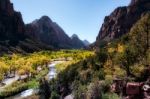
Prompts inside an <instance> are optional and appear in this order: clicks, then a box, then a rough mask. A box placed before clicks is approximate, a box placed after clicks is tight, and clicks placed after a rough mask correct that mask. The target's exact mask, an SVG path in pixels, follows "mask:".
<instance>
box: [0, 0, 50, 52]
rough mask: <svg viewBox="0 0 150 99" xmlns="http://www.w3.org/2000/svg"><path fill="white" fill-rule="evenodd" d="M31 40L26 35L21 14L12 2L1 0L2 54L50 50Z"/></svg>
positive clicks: (0, 31) (0, 40) (0, 50)
mask: <svg viewBox="0 0 150 99" xmlns="http://www.w3.org/2000/svg"><path fill="white" fill-rule="evenodd" d="M44 46H45V45H44V44H42V43H39V42H36V41H35V40H31V39H30V38H29V37H28V36H27V35H26V34H25V25H24V22H23V20H22V15H21V13H20V12H16V11H15V10H14V8H13V4H12V3H11V2H10V0H0V53H12V52H33V51H37V50H40V49H44V48H48V47H47V46H45V47H44Z"/></svg>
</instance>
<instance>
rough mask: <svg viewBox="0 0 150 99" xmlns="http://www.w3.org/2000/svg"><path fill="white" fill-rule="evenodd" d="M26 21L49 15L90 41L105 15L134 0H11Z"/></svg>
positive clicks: (67, 28)
mask: <svg viewBox="0 0 150 99" xmlns="http://www.w3.org/2000/svg"><path fill="white" fill-rule="evenodd" d="M11 2H12V3H13V4H14V8H15V10H17V11H20V12H21V13H22V16H23V20H24V22H25V23H30V22H32V21H33V20H35V19H39V18H40V17H41V16H43V15H47V16H49V17H50V18H51V19H52V20H53V21H55V22H57V23H58V24H59V25H60V26H61V27H62V28H63V29H64V31H65V32H66V33H67V34H68V35H69V36H71V35H72V34H77V35H78V36H79V37H80V38H81V39H82V40H84V39H87V40H89V41H90V42H94V41H95V40H96V36H97V35H98V32H99V30H100V27H101V25H102V23H103V20H104V17H105V16H106V15H109V14H110V13H111V12H112V11H113V10H114V9H115V8H116V7H119V6H126V5H128V4H129V2H130V0H11Z"/></svg>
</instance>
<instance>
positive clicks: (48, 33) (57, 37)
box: [26, 16, 72, 49]
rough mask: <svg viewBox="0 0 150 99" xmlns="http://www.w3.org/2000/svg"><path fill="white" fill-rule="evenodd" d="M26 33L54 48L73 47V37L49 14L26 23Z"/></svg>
mask: <svg viewBox="0 0 150 99" xmlns="http://www.w3.org/2000/svg"><path fill="white" fill-rule="evenodd" d="M26 33H27V34H28V36H31V37H32V38H36V39H37V40H39V41H41V42H43V43H45V44H47V45H50V46H53V47H54V48H58V49H59V48H72V43H71V39H70V38H69V36H68V35H67V34H66V33H65V32H64V31H63V29H62V28H61V27H60V26H59V25H58V24H57V23H55V22H52V20H51V19H50V18H49V17H48V16H42V17H41V18H40V19H38V20H35V21H33V22H32V23H30V24H27V25H26Z"/></svg>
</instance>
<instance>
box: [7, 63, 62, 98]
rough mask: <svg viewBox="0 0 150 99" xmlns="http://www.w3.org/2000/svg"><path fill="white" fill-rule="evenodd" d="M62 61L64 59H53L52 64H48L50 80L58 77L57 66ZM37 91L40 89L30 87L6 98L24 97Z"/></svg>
mask: <svg viewBox="0 0 150 99" xmlns="http://www.w3.org/2000/svg"><path fill="white" fill-rule="evenodd" d="M62 62H64V61H53V62H52V63H51V64H49V66H48V68H49V72H48V74H47V77H48V80H51V79H53V78H55V77H56V75H57V73H56V68H55V66H56V65H57V64H59V63H62ZM35 93H38V89H28V90H25V91H23V92H21V93H19V94H17V95H15V96H11V97H8V98H6V99H22V98H25V97H28V96H31V95H33V94H35Z"/></svg>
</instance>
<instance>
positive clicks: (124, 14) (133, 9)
mask: <svg viewBox="0 0 150 99" xmlns="http://www.w3.org/2000/svg"><path fill="white" fill-rule="evenodd" d="M148 11H150V0H132V1H131V3H130V4H129V6H125V7H118V8H116V9H115V10H114V11H113V12H112V13H111V14H110V15H109V16H106V17H105V19H104V23H103V24H102V27H101V29H100V31H99V34H98V36H97V39H96V45H97V46H98V45H99V44H100V43H101V42H103V41H106V42H108V41H110V40H113V39H115V38H119V37H120V36H122V35H123V34H125V33H128V32H129V31H130V29H131V27H132V26H133V25H134V24H135V23H136V22H137V21H138V20H139V19H140V17H141V15H142V14H143V13H146V12H148Z"/></svg>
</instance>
